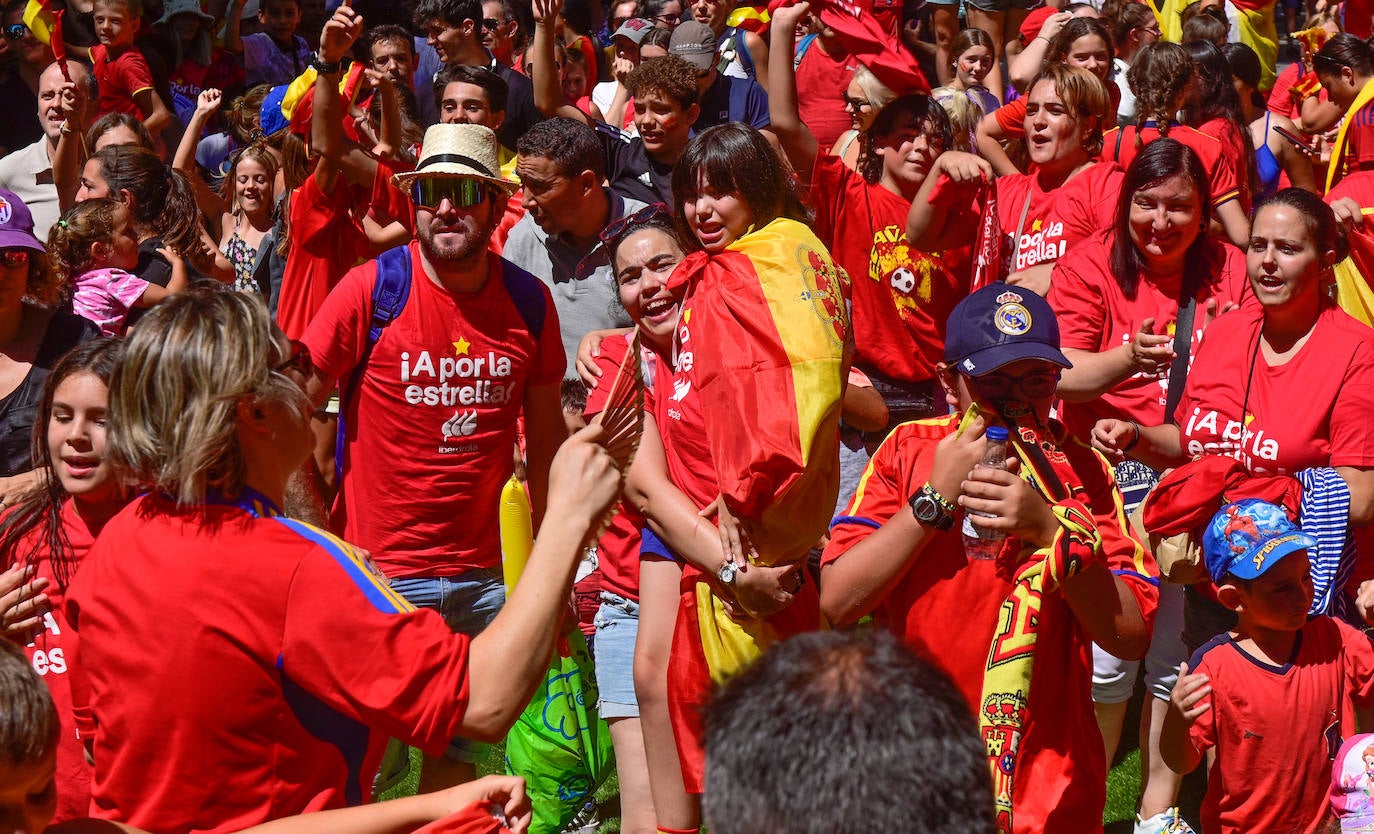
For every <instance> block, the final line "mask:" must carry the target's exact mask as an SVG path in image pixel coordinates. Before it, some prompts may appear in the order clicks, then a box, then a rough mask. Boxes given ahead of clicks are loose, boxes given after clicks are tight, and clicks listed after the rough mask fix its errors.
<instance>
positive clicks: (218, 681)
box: [67, 492, 469, 832]
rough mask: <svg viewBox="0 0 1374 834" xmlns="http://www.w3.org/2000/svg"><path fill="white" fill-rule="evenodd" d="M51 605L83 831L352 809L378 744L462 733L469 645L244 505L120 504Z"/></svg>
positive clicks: (339, 548)
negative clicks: (85, 755) (62, 627)
mask: <svg viewBox="0 0 1374 834" xmlns="http://www.w3.org/2000/svg"><path fill="white" fill-rule="evenodd" d="M67 599H68V605H67V616H68V620H69V621H70V623H71V625H72V627H73V628H74V629H75V631H76V637H77V643H76V652H77V659H76V660H75V661H74V662H73V663H72V665H71V668H72V674H71V677H72V696H73V702H74V705H75V711H76V723H77V728H78V730H80V732H81V734H82V736H83V737H84V738H85V739H87V743H88V745H90V746H91V748H92V752H93V755H94V760H95V762H96V766H95V778H94V780H93V784H92V791H91V793H92V801H91V814H92V816H95V817H97V818H100V819H114V820H119V821H120V822H124V823H128V824H130V825H133V826H135V827H137V828H140V829H143V830H146V831H160V832H173V831H181V832H188V831H196V832H230V831H240V830H242V829H244V828H246V827H249V826H252V825H256V824H258V823H262V822H266V821H268V820H272V819H277V818H280V817H284V816H290V815H292V814H299V813H302V812H306V811H317V810H320V809H324V808H336V807H341V806H344V805H356V804H359V803H361V802H363V801H365V800H366V799H368V798H369V797H370V793H371V788H372V778H373V775H374V773H375V771H376V768H377V763H378V761H379V759H380V755H381V752H382V749H383V748H384V746H385V742H386V740H387V739H388V738H389V737H392V736H395V737H398V738H401V739H403V740H405V741H407V742H408V743H410V744H413V745H417V746H420V747H422V748H424V749H425V750H426V751H427V752H429V753H431V754H434V755H438V754H442V753H443V751H444V750H445V749H446V748H447V746H448V743H449V740H450V739H451V738H453V737H454V736H457V735H459V734H460V730H461V728H462V725H463V715H464V713H465V711H466V705H467V700H468V647H469V638H467V637H466V636H464V635H461V634H454V633H453V632H452V631H450V629H449V628H448V626H447V625H446V624H445V623H444V621H443V618H442V617H440V616H439V615H438V614H436V613H434V612H433V611H415V610H414V609H412V608H411V606H410V605H409V604H407V603H406V602H405V600H404V599H402V598H401V597H399V596H398V595H396V594H395V593H393V592H392V591H391V590H390V589H389V588H388V587H387V585H386V584H385V582H384V581H382V580H380V579H378V577H377V576H376V575H375V574H374V573H373V572H372V570H370V569H369V565H368V563H367V561H366V559H365V558H364V557H363V556H362V555H361V554H360V553H359V551H357V550H356V549H355V548H353V547H351V546H350V545H347V544H345V543H344V542H342V541H340V540H339V539H336V538H334V537H333V536H331V535H329V534H328V533H325V532H323V531H321V530H318V529H316V528H314V527H311V526H309V525H307V524H304V523H301V522H298V521H294V520H292V519H288V518H285V517H282V516H280V515H278V514H277V513H276V511H275V508H274V507H273V506H272V505H271V503H270V502H268V501H267V500H266V499H263V498H261V497H260V496H256V495H255V494H251V492H249V493H246V494H245V497H244V499H243V500H241V501H240V502H239V503H234V504H228V503H225V504H210V505H206V506H191V507H178V506H177V505H176V504H175V503H174V502H173V501H171V500H170V499H167V498H164V497H160V496H156V495H148V496H145V497H143V498H141V499H138V500H137V501H135V502H134V503H133V504H131V505H130V506H129V507H128V508H126V509H125V510H124V511H123V512H121V513H120V514H119V515H117V516H115V517H114V518H113V519H111V520H110V522H109V523H108V524H107V525H106V526H105V529H104V530H103V531H102V533H101V535H100V536H99V537H98V538H97V540H96V542H95V544H94V545H93V546H92V548H91V551H90V553H89V554H88V556H87V557H86V560H85V562H84V563H83V564H82V567H81V571H80V572H79V573H78V574H77V577H76V579H75V581H74V582H73V583H72V585H71V588H70V590H69V592H68V597H67Z"/></svg>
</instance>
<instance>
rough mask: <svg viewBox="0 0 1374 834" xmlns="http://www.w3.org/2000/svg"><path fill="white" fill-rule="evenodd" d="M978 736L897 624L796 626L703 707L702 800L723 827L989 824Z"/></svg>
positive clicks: (966, 829) (802, 829)
mask: <svg viewBox="0 0 1374 834" xmlns="http://www.w3.org/2000/svg"><path fill="white" fill-rule="evenodd" d="M780 704H786V705H787V708H786V709H785V710H780V709H779V705H780ZM982 747H983V746H982V744H981V742H980V741H979V738H978V732H977V728H976V724H975V722H974V720H973V716H972V715H971V714H970V713H969V710H968V706H967V704H965V703H964V700H963V698H961V697H960V695H959V691H958V690H957V689H955V688H954V685H953V684H952V683H951V682H950V681H949V679H948V678H946V677H945V676H944V675H943V674H942V673H941V672H940V670H939V669H937V668H935V667H934V666H932V665H931V664H929V663H927V662H926V661H924V660H921V659H919V658H917V657H916V656H915V655H914V654H912V653H911V652H910V651H909V650H907V648H906V647H905V646H903V645H902V643H901V641H900V640H899V639H897V638H896V637H895V636H893V635H891V634H888V633H886V632H883V631H877V632H868V633H861V632H841V631H819V632H811V633H808V634H801V635H798V636H796V637H793V638H791V639H789V640H786V641H784V642H782V643H780V644H778V645H777V646H775V647H773V648H772V649H770V650H769V651H768V652H766V653H765V654H764V655H763V657H762V658H760V659H759V661H758V662H757V663H755V664H754V665H752V666H750V667H749V668H748V669H746V670H744V671H743V672H741V673H740V674H739V676H738V677H736V678H734V679H733V680H731V682H730V684H729V685H728V686H726V687H725V689H723V690H722V691H721V692H720V694H719V695H717V696H716V699H715V702H714V703H713V704H712V705H711V707H710V709H709V711H708V712H707V716H706V792H705V794H704V795H703V801H702V804H703V812H704V814H705V817H706V822H707V825H708V826H710V829H711V831H713V832H717V834H784V832H786V834H812V832H814V834H860V832H870V831H913V830H916V831H924V832H927V834H956V832H957V834H991V832H992V831H993V830H994V826H993V813H992V801H991V800H992V783H991V780H990V778H989V774H988V769H987V766H986V764H985V761H986V760H985V758H984V756H983V749H982ZM783 773H786V774H789V776H787V777H784V776H782V774H783ZM793 776H795V777H796V778H792V777H793Z"/></svg>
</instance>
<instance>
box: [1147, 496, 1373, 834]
mask: <svg viewBox="0 0 1374 834" xmlns="http://www.w3.org/2000/svg"><path fill="white" fill-rule="evenodd" d="M1316 545H1317V541H1316V539H1314V538H1313V537H1311V536H1309V535H1308V534H1306V533H1304V532H1302V531H1301V530H1300V529H1299V528H1298V526H1297V525H1296V524H1294V523H1293V522H1292V521H1291V520H1290V519H1289V517H1288V514H1287V512H1286V511H1285V510H1284V509H1283V508H1282V507H1279V506H1276V505H1274V504H1270V503H1267V502H1264V501H1261V500H1259V499H1254V498H1251V499H1246V500H1244V501H1238V502H1236V503H1233V504H1227V505H1226V506H1225V507H1222V508H1221V510H1220V511H1219V512H1218V513H1217V514H1216V515H1215V516H1214V517H1213V518H1212V521H1211V523H1210V524H1209V525H1208V526H1207V530H1206V531H1205V532H1204V534H1203V538H1202V546H1203V554H1204V556H1205V558H1206V562H1207V572H1208V573H1209V574H1210V575H1211V578H1212V581H1213V582H1214V583H1215V584H1216V586H1217V597H1218V599H1219V600H1220V601H1221V603H1222V604H1223V605H1225V606H1226V607H1227V608H1230V609H1231V610H1233V611H1235V612H1236V616H1237V618H1238V621H1237V623H1236V627H1235V629H1233V630H1232V631H1230V632H1229V633H1224V634H1221V635H1219V636H1218V637H1216V638H1215V639H1213V640H1212V641H1211V642H1209V643H1207V644H1206V645H1205V646H1203V647H1202V648H1200V649H1198V650H1197V651H1196V652H1194V654H1193V656H1192V657H1191V658H1190V659H1189V661H1188V662H1187V663H1186V664H1184V665H1183V667H1182V668H1181V669H1180V670H1179V676H1178V683H1177V684H1175V686H1174V691H1173V697H1172V699H1171V703H1170V708H1169V713H1168V715H1167V716H1166V717H1165V719H1164V728H1163V731H1162V733H1163V735H1162V737H1161V739H1160V752H1161V754H1162V755H1163V757H1164V762H1165V763H1166V764H1168V765H1169V767H1171V768H1173V769H1174V770H1175V771H1176V772H1178V773H1188V772H1190V771H1192V770H1193V769H1194V768H1196V767H1197V765H1198V763H1199V762H1201V761H1202V757H1203V754H1204V753H1206V751H1207V750H1209V749H1213V748H1215V750H1216V757H1215V760H1214V762H1213V764H1212V765H1211V768H1210V770H1209V771H1208V778H1207V783H1208V784H1207V797H1206V799H1205V800H1204V801H1203V805H1202V822H1203V829H1204V830H1206V831H1209V832H1216V834H1241V833H1242V832H1257V831H1298V832H1308V833H1309V834H1312V832H1317V831H1321V830H1323V826H1324V823H1325V820H1326V817H1327V803H1328V799H1329V797H1328V788H1329V784H1330V777H1329V773H1330V770H1331V762H1332V760H1333V759H1334V758H1335V756H1336V752H1337V750H1338V749H1339V748H1340V746H1341V739H1342V738H1347V737H1349V736H1350V735H1351V734H1352V733H1353V732H1354V730H1355V710H1354V703H1356V702H1357V703H1360V704H1362V705H1367V704H1368V703H1370V701H1371V700H1374V697H1372V696H1374V647H1372V646H1371V644H1370V640H1369V638H1368V637H1366V636H1365V635H1363V634H1361V633H1359V632H1358V631H1356V630H1355V629H1353V628H1351V627H1350V626H1348V625H1346V624H1345V623H1343V622H1341V621H1339V620H1336V619H1333V618H1331V617H1327V616H1315V617H1309V616H1308V610H1309V608H1310V607H1311V605H1312V598H1313V588H1312V577H1311V570H1310V565H1309V562H1308V550H1309V549H1310V548H1313V547H1316Z"/></svg>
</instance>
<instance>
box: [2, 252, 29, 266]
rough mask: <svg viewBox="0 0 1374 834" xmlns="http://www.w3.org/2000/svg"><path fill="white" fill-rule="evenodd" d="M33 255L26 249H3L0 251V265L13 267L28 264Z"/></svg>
mask: <svg viewBox="0 0 1374 834" xmlns="http://www.w3.org/2000/svg"><path fill="white" fill-rule="evenodd" d="M32 255H33V253H32V252H30V251H29V250H28V249H5V250H3V251H0V266H4V267H8V268H14V267H20V266H28V265H29V258H30V257H31V256H32Z"/></svg>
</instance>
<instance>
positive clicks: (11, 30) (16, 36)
mask: <svg viewBox="0 0 1374 834" xmlns="http://www.w3.org/2000/svg"><path fill="white" fill-rule="evenodd" d="M28 32H29V27H27V26H25V25H24V24H22V23H11V24H10V25H8V26H6V27H5V37H7V38H9V39H10V40H12V41H17V40H22V39H23V37H24V35H26V34H28Z"/></svg>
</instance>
